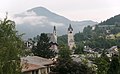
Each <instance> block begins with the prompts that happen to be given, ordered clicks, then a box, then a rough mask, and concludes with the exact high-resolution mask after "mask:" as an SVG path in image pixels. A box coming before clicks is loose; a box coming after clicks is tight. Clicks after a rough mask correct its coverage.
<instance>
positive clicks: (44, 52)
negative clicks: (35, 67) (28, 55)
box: [32, 33, 56, 58]
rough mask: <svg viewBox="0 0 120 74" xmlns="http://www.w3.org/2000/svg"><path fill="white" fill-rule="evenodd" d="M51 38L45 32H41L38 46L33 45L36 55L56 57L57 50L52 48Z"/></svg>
mask: <svg viewBox="0 0 120 74" xmlns="http://www.w3.org/2000/svg"><path fill="white" fill-rule="evenodd" d="M49 41H50V39H49V37H48V36H47V34H45V33H41V36H40V37H39V39H38V42H37V46H33V48H32V52H33V54H34V55H35V56H40V57H44V58H53V57H55V54H56V53H55V52H54V51H53V50H51V49H49V48H50V43H49Z"/></svg>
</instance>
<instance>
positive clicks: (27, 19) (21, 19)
mask: <svg viewBox="0 0 120 74" xmlns="http://www.w3.org/2000/svg"><path fill="white" fill-rule="evenodd" d="M13 20H14V21H15V22H16V24H17V25H21V24H29V25H38V24H39V25H40V24H44V23H45V22H48V20H47V17H45V16H37V15H36V13H34V12H33V11H32V12H24V13H22V14H21V16H20V15H19V16H14V17H13ZM41 26H43V25H41Z"/></svg>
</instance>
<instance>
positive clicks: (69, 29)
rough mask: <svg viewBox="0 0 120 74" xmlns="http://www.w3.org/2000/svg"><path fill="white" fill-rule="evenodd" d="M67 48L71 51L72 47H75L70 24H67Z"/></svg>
mask: <svg viewBox="0 0 120 74" xmlns="http://www.w3.org/2000/svg"><path fill="white" fill-rule="evenodd" d="M68 46H69V49H70V50H72V49H73V47H74V46H75V42H74V35H73V28H72V26H71V24H69V27H68Z"/></svg>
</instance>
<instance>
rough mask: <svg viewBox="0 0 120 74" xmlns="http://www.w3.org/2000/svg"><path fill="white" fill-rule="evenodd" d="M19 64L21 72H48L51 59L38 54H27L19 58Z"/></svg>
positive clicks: (35, 73) (40, 73)
mask: <svg viewBox="0 0 120 74" xmlns="http://www.w3.org/2000/svg"><path fill="white" fill-rule="evenodd" d="M21 65H22V73H23V74H49V73H50V68H51V67H52V65H53V61H52V60H51V59H46V58H42V57H38V56H27V57H23V58H21Z"/></svg>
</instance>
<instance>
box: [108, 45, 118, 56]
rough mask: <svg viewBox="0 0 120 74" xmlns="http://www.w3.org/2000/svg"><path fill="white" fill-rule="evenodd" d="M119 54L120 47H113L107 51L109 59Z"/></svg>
mask: <svg viewBox="0 0 120 74" xmlns="http://www.w3.org/2000/svg"><path fill="white" fill-rule="evenodd" d="M118 53H119V50H118V47H117V46H112V47H111V48H110V49H107V55H109V57H112V55H115V54H116V55H117V54H118Z"/></svg>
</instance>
